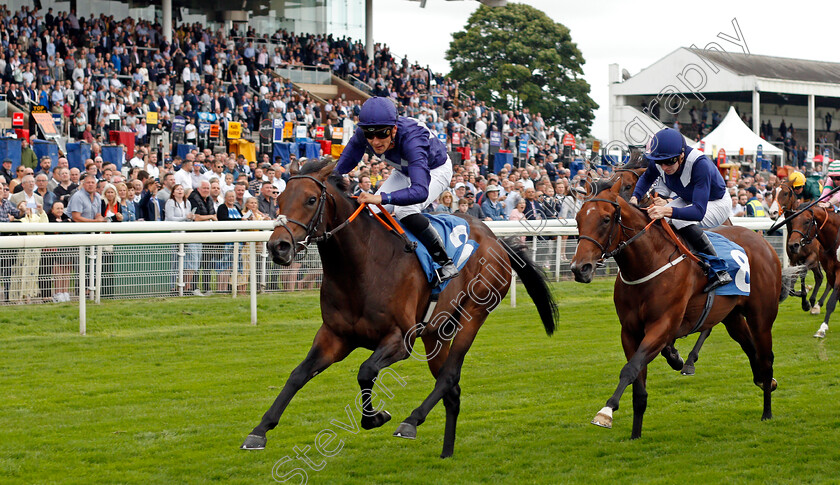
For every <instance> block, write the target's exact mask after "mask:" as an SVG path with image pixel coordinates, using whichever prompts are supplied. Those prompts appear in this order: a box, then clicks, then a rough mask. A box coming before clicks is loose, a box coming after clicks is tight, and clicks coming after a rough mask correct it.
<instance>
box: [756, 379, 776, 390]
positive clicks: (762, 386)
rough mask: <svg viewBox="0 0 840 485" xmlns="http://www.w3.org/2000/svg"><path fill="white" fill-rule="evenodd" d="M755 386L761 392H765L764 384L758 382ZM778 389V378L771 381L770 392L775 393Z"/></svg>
mask: <svg viewBox="0 0 840 485" xmlns="http://www.w3.org/2000/svg"><path fill="white" fill-rule="evenodd" d="M755 385H756V386H758V387H759V388H760V389H761V390H764V383H763V382H756V383H755ZM777 387H779V383H778V382H776V378H775V377H774V378H772V379H770V392H773V391H775V390H776V388H777Z"/></svg>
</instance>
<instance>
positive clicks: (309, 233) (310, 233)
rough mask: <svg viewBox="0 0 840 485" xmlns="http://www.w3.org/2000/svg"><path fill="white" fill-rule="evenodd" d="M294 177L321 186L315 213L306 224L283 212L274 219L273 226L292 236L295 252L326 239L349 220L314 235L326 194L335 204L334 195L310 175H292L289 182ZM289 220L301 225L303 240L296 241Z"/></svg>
mask: <svg viewBox="0 0 840 485" xmlns="http://www.w3.org/2000/svg"><path fill="white" fill-rule="evenodd" d="M295 179H309V180H311V181H313V182H315V183H316V184H318V186H319V187H320V188H321V196H320V198H319V199H318V207H317V208H316V209H315V215H314V216H312V219H310V220H309V223H308V224H304V223H302V222H300V221H296V220H294V219H289V218H288V217H286V216H285V215H283V214H280V215H279V216H277V219H276V220H275V221H274V227H275V228H277V227H282V228H283V229H285V230H286V232H288V233H289V237H290V238H292V244H293V245H294V246H295V252H297V251H298V248H300V249H306V248H307V247H308V246H309V243H310V242H316V243H317V242H322V241H326V240H327V239H329V238H331V237H332V235H333V234H335V232H336V231H338V230H340V229H342V228H343V227H344V226H345V225H347V222H349V220H348V221H345V223H344V224H342V225H340V226H338V227H336V228H335V229H334V230H332V231H326V230H325V231H324V233H323V234H321V235H320V236H316V235H315V233H316V232H317V231H318V227H319V226H320V225H321V224H322V223H323V222H324V208H325V207H326V205H327V195H329V196H330V198H332V199H333V204H335V197H333V196H332V194H330V193H329V192H327V184H325V183H324V182H322V181H320V180H318V179H317V178H315V177H313V176H311V175H294V176H292V177H289V182H291V181H292V180H295ZM290 222H291V223H292V224H297V225H298V226H300V227H302V228H303V230H304V231H306V236H304V238H303V240H301V241H298V240H297V238H295V235H294V234H292V230H291V229H290V228H289V225H288V223H290Z"/></svg>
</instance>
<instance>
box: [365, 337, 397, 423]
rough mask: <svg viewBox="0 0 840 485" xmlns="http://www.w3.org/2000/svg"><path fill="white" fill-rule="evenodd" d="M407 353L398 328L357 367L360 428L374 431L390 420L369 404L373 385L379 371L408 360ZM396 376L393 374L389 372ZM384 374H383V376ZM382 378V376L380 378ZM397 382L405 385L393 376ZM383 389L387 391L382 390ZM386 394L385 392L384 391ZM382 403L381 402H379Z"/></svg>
mask: <svg viewBox="0 0 840 485" xmlns="http://www.w3.org/2000/svg"><path fill="white" fill-rule="evenodd" d="M408 356H409V352H408V349H407V348H406V346H405V345H404V343H403V333H402V331H400V329H399V327H398V326H394V330H393V331H392V332H391V333H390V334H388V336H387V337H385V338H384V339H382V341H381V342H380V343H379V347H377V348H376V350H375V351H374V352H373V354H371V356H370V357H369V358H368V359H367V360H366V361H364V362H363V363H362V365H361V367H359V378H358V379H359V387H360V388H361V390H362V392H361V399H362V428H364V429H374V428H378V427H380V426H382V425H383V424H385V423H387V422H388V421H390V420H391V414H390V413H388V411H386V410H385V409H379V408H374V406H373V403H372V402H371V401H372V399H373V397H372V393H373V384H374V381H375V380H376V379H377V376H378V375H379V371H380V370H382V369H384V368H386V367H388V366H389V365H391V364H393V363H394V362H398V361H400V360H404V359H406V358H408ZM391 372H392V373H394V374H396V373H395V372H393V371H391ZM384 374H385V373H383V376H384ZM380 377H382V376H380ZM393 377H395V378H396V379H397V381H398V382H399V383H400V384H402V385H405V381H404V380H403V379H402V378H401V377H399V375H396V376H393ZM383 389H387V388H384V387H383ZM386 392H387V391H386ZM379 403H382V401H379Z"/></svg>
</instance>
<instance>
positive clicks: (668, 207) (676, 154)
mask: <svg viewBox="0 0 840 485" xmlns="http://www.w3.org/2000/svg"><path fill="white" fill-rule="evenodd" d="M645 157H646V158H647V159H648V160H650V161H652V162H655V163H651V164H649V165H648V168H647V170H645V173H644V174H642V176H641V177H640V178H639V181H638V182H637V183H636V188H635V190H634V191H633V196H632V197H631V198H630V203H632V204H638V200H639V199H640V198H642V197H644V195H645V194H646V193H647V191H648V190H649V189H650V187H651V186H652V185H653V184H654V182H656V180H657V179H659V178H660V177H661V178H662V180H663V181H664V183H665V186H666V187H668V189H670V190H671V191H672V192H673V193H674V194H676V198H675V199H674V200H672V201H670V202H668V203H667V204H665V203H664V201H661V199H658V198H655V199H654V203H653V204H652V205H651V206H649V207H648V208H647V212H648V215H649V216H650V217H651V218H652V219H662V218H664V217H669V218H671V224H672V225H673V226H674V227H675V228H676V229H677V232H679V233H680V235H681V236H682V237H683V238H684V239H685V240H686V241H687V242H688V243H689V244H690V245H691V246H692V247H693V248H694V250H695V251H698V252H700V253H704V254H708V255H710V256H713V257H717V253H716V252H715V248H714V246H712V243H711V241H709V237H708V236H707V235H706V233H705V232H704V231H703V228H707V229H711V228H714V227H717V226H719V225H721V224H723V223H724V222H726V220H727V219H728V218H729V212H730V209H731V207H732V199H731V198H730V197H729V192H728V191H727V190H726V184H725V183H724V181H723V177H721V175H720V172H719V171H718V169H717V167H716V166H715V164H714V163H712V161H711V160H709V159H708V158H707V157H706V155H704V154H703V152H701V151H700V150H697V149H696V148H691V147H688V146H687V145H686V144H685V141H684V140H683V136H682V135H681V134H680V132H679V131H677V130H675V129H673V128H665V129H663V130H661V131H659V132H658V133H656V134H655V135H654V136H653V138H652V139H651V141H650V142H649V143H648V149H647V151H646V153H645ZM731 281H732V277H731V276H730V275H729V273H728V272H727V271H726V270H720V271H718V272H717V273H716V274H714V275H711V276H710V277H709V283H708V284H707V285H706V286H705V287H704V288H703V291H704V292H709V291H712V290H714V289H715V288H717V287H719V286H723V285H725V284H727V283H730V282H731Z"/></svg>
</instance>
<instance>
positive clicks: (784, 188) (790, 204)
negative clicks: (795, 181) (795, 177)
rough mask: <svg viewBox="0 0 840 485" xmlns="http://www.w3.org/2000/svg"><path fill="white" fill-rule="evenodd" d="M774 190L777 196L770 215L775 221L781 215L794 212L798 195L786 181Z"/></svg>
mask: <svg viewBox="0 0 840 485" xmlns="http://www.w3.org/2000/svg"><path fill="white" fill-rule="evenodd" d="M773 190H774V191H775V194H774V197H773V204H772V205H770V210H769V211H768V215H769V216H770V217H771V218H772V219H774V220H775V219H777V218H778V217H779V215H780V214H783V213H785V212H788V211H792V210H793V208H794V207H795V206H796V193H795V192H794V189H793V186H791V185H790V183H789V182H786V181H785V182H782V183H781V184H779V186H778V187H776V188H775V189H773Z"/></svg>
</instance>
